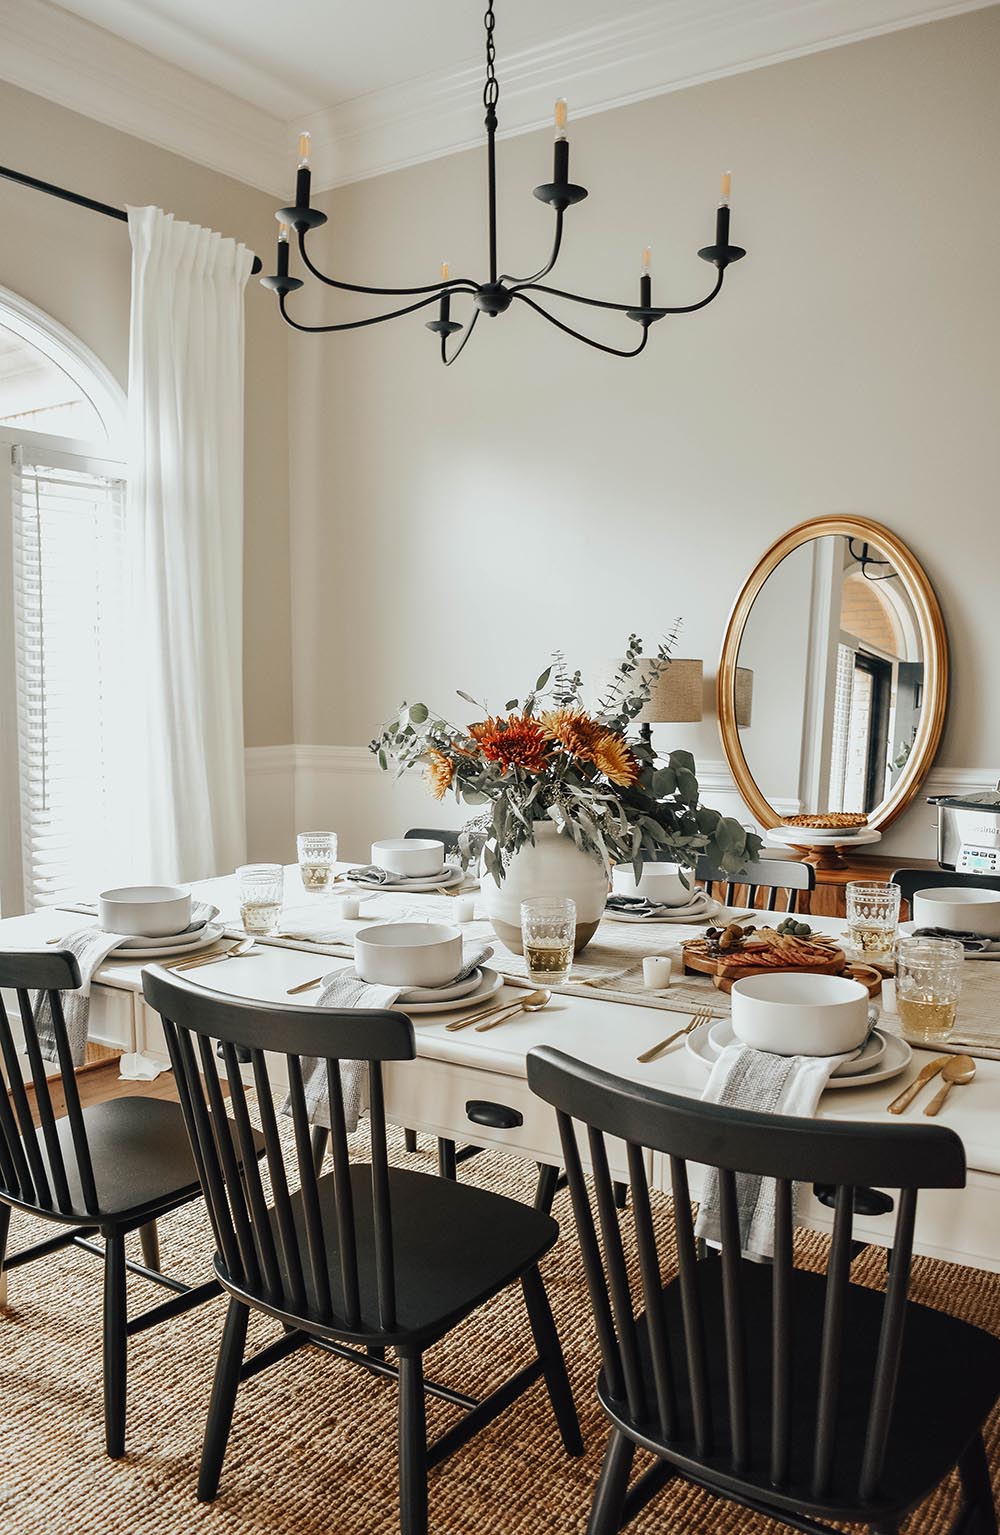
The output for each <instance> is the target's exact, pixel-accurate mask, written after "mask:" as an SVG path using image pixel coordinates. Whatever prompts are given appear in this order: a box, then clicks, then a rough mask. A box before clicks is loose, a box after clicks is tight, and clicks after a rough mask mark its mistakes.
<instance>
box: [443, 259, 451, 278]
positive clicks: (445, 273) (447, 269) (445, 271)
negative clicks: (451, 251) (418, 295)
mask: <svg viewBox="0 0 1000 1535" xmlns="http://www.w3.org/2000/svg"><path fill="white" fill-rule="evenodd" d="M450 271H451V267H450V266H449V265H448V263H447V261H442V263H441V281H442V282H447V281H448V274H449V272H450Z"/></svg>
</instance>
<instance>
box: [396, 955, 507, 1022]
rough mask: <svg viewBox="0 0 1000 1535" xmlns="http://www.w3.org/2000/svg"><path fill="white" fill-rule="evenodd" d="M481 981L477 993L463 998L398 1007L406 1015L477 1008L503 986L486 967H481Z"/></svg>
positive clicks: (501, 979) (402, 1003) (472, 992)
mask: <svg viewBox="0 0 1000 1535" xmlns="http://www.w3.org/2000/svg"><path fill="white" fill-rule="evenodd" d="M482 971H483V981H482V985H481V986H480V988H479V990H478V991H470V992H467V993H466V995H465V996H464V997H459V998H457V999H456V998H455V997H451V998H449V999H448V1001H446V1002H405V1003H404V1002H400V1003H399V1006H400V1007H402V1008H403V1010H404V1011H405V1012H407V1013H454V1012H456V1011H457V1010H458V1009H459V1008H464V1007H478V1005H479V1003H480V1002H485V1001H486V1000H487V998H489V997H493V996H496V994H497V992H498V991H499V990H500V988H501V986H502V985H503V976H502V975H498V974H497V972H496V971H495V970H491V969H490V968H489V966H488V965H483V967H482Z"/></svg>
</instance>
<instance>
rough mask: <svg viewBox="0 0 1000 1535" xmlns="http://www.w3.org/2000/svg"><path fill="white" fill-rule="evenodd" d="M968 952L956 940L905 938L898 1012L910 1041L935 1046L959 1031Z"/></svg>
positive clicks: (898, 973) (900, 954)
mask: <svg viewBox="0 0 1000 1535" xmlns="http://www.w3.org/2000/svg"><path fill="white" fill-rule="evenodd" d="M964 964H965V950H964V949H963V947H962V945H961V944H960V943H957V942H956V941H955V939H954V938H901V939H900V940H899V947H898V948H897V950H896V1011H897V1012H898V1013H899V1021H900V1023H901V1024H902V1027H903V1033H904V1035H905V1036H906V1038H907V1039H909V1040H912V1041H913V1042H914V1043H915V1044H921V1045H923V1044H933V1043H935V1042H936V1041H938V1040H942V1039H947V1038H948V1036H949V1034H950V1033H951V1032H952V1030H953V1029H954V1027H955V1012H956V1009H957V1007H958V999H959V996H960V995H961V991H962V966H963V965H964Z"/></svg>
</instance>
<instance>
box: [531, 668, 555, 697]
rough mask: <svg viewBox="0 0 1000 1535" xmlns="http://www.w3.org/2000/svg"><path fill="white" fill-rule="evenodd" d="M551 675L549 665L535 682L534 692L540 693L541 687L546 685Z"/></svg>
mask: <svg viewBox="0 0 1000 1535" xmlns="http://www.w3.org/2000/svg"><path fill="white" fill-rule="evenodd" d="M551 676H552V668H551V666H547V667H546V668H545V670H544V671H543V672H542V675H541V676H540V677H539V679H538V681H537V682H536V683H535V692H536V693H540V692H541V691H542V689H543V688H545V687H548V684H549V678H550V677H551Z"/></svg>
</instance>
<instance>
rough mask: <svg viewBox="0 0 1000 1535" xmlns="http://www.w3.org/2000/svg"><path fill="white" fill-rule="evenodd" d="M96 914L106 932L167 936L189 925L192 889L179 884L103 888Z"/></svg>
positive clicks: (142, 935)
mask: <svg viewBox="0 0 1000 1535" xmlns="http://www.w3.org/2000/svg"><path fill="white" fill-rule="evenodd" d="M97 914H98V921H99V922H100V924H101V927H102V929H103V930H104V932H106V933H127V934H128V936H129V937H130V938H166V937H168V936H169V935H170V934H172V933H183V931H184V929H185V928H186V927H188V926H190V923H191V892H190V890H184V889H182V887H181V886H180V885H123V886H122V887H121V888H120V889H118V890H102V891H101V894H100V895H99V896H98V898H97Z"/></svg>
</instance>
